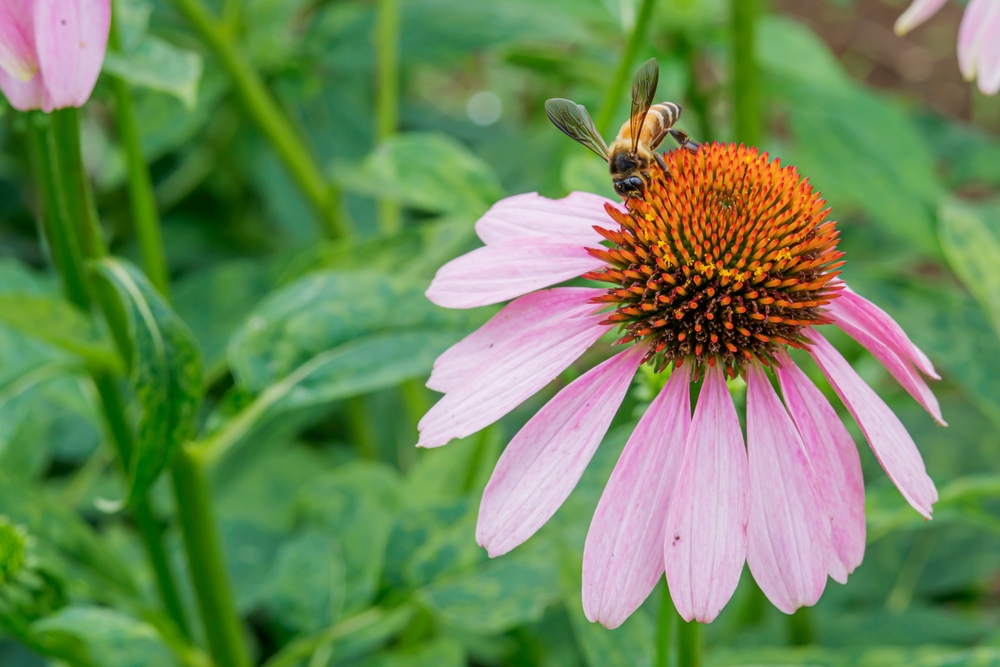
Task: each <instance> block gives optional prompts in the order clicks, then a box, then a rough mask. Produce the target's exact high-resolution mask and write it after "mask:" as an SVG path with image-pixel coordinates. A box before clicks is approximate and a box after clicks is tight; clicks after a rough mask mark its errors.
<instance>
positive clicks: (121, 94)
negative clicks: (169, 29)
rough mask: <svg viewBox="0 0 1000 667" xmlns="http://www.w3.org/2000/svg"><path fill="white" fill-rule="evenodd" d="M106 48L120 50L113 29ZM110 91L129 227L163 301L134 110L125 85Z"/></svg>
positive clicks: (161, 262) (154, 220)
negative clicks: (125, 177)
mask: <svg viewBox="0 0 1000 667" xmlns="http://www.w3.org/2000/svg"><path fill="white" fill-rule="evenodd" d="M109 46H110V47H111V49H112V50H114V51H117V50H119V48H120V45H119V37H118V30H117V25H114V24H113V25H112V26H111V34H110V36H109ZM111 87H112V89H113V91H114V95H115V110H116V114H115V115H116V120H117V122H118V139H119V140H120V141H121V143H122V147H123V148H124V149H125V162H126V164H127V166H128V188H129V204H130V205H131V208H132V225H133V226H134V228H135V235H136V238H137V239H138V241H139V251H140V253H141V254H142V265H143V269H144V270H145V272H146V276H148V277H149V282H151V283H152V284H153V287H155V288H156V289H157V291H158V292H159V293H160V294H162V295H163V296H164V297H167V298H169V294H170V277H169V273H168V271H167V263H166V258H165V255H164V253H163V236H162V234H161V233H160V216H159V213H158V212H157V210H156V195H155V194H154V193H153V181H152V179H151V178H150V176H149V170H148V169H147V168H146V159H145V157H144V156H143V154H142V144H141V142H140V140H139V128H138V125H137V124H136V120H135V108H134V107H133V105H132V94H131V90H129V85H128V83H127V82H126V81H125V80H124V79H121V78H119V77H117V76H112V77H111Z"/></svg>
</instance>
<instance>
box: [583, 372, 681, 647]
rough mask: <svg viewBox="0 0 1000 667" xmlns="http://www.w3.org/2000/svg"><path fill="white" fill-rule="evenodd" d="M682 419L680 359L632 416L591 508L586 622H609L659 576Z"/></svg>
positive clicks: (619, 618) (627, 611)
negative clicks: (642, 409)
mask: <svg viewBox="0 0 1000 667" xmlns="http://www.w3.org/2000/svg"><path fill="white" fill-rule="evenodd" d="M690 426H691V395H690V372H689V368H688V366H687V365H685V366H682V367H680V368H677V369H675V370H674V373H673V375H671V376H670V379H669V380H667V385H666V386H665V387H664V388H663V391H661V392H660V395H659V396H657V397H656V400H654V401H653V403H652V404H651V405H650V406H649V409H647V410H646V414H644V415H643V416H642V419H640V420H639V424H638V426H636V429H635V431H633V432H632V437H630V438H629V440H628V443H627V444H626V445H625V450H624V451H623V452H622V456H621V458H620V459H619V460H618V465H616V466H615V470H614V472H613V473H611V479H609V480H608V485H607V486H606V487H605V488H604V493H603V494H602V495H601V502H600V503H599V504H598V505H597V511H596V512H595V513H594V520H593V521H592V522H591V524H590V531H589V532H588V533H587V544H586V546H585V547H584V550H583V610H584V612H585V613H586V614H587V618H588V619H589V620H590V621H592V622H599V623H601V625H603V626H604V627H606V628H617V627H618V626H619V625H621V624H622V623H624V622H625V619H626V618H628V617H629V616H631V615H632V612H634V611H635V610H636V609H638V608H639V605H641V604H642V603H643V601H644V600H645V599H646V598H647V597H649V594H650V592H652V590H653V588H654V587H655V586H656V582H657V581H659V580H660V577H662V576H663V536H664V529H665V527H666V520H667V510H668V509H669V506H670V495H671V493H672V492H673V488H674V482H675V481H676V480H677V473H678V471H679V470H680V466H681V460H682V459H683V457H684V444H685V442H686V441H687V434H688V429H689V428H690Z"/></svg>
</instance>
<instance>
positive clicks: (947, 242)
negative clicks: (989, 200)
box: [938, 202, 1000, 336]
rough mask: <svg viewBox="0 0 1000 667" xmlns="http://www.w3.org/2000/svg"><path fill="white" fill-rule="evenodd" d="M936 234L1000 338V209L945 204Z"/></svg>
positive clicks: (995, 207) (950, 260)
mask: <svg viewBox="0 0 1000 667" xmlns="http://www.w3.org/2000/svg"><path fill="white" fill-rule="evenodd" d="M940 220H941V224H940V227H939V229H938V233H939V234H940V236H941V247H942V248H943V249H944V253H945V257H946V258H947V259H948V264H950V265H951V268H952V270H953V271H954V272H955V273H956V275H958V277H959V278H961V279H962V282H963V283H965V286H966V287H967V288H968V290H969V292H971V293H972V295H973V296H975V297H976V299H978V300H979V303H980V304H981V305H982V306H983V309H984V310H985V311H986V312H987V314H989V316H990V319H991V320H992V321H993V328H994V329H995V330H996V332H997V335H998V336H1000V207H998V206H995V205H994V206H990V207H984V206H979V207H972V206H968V205H963V204H960V203H958V202H948V203H946V204H945V205H943V206H942V207H941V215H940Z"/></svg>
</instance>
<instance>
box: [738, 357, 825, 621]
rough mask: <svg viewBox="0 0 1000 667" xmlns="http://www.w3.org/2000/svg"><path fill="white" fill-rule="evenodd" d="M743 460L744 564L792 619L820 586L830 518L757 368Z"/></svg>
mask: <svg viewBox="0 0 1000 667" xmlns="http://www.w3.org/2000/svg"><path fill="white" fill-rule="evenodd" d="M747 457H748V459H749V463H750V520H749V521H748V523H747V565H749V567H750V572H751V573H752V574H753V578H754V579H755V580H756V581H757V583H758V584H759V585H760V589H761V590H762V591H763V592H764V595H766V596H767V599H768V600H770V601H771V603H772V604H774V606H775V607H777V608H778V609H780V610H781V611H783V612H785V613H786V614H791V613H793V612H794V611H795V610H796V609H798V608H799V607H808V606H812V605H814V604H816V601H817V600H819V598H820V596H821V595H822V594H823V589H824V588H825V587H826V575H827V571H828V569H829V563H830V553H831V551H832V549H833V547H832V544H831V542H830V516H829V514H828V513H827V511H826V507H824V505H823V497H822V496H821V495H820V491H819V485H818V484H817V483H816V477H815V475H814V474H813V470H812V466H811V465H810V463H809V457H808V456H807V455H806V450H805V447H804V446H803V444H802V438H801V437H800V436H799V432H798V430H797V429H796V428H795V424H794V423H792V419H791V417H789V416H788V413H787V412H785V406H783V405H782V404H781V401H780V400H779V399H778V395H777V394H776V393H775V392H774V388H772V387H771V382H770V380H768V377H767V373H765V372H764V368H763V367H762V366H761V365H760V364H759V363H757V362H753V363H751V364H750V366H749V368H748V369H747Z"/></svg>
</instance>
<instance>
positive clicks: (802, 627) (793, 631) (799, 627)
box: [788, 607, 816, 646]
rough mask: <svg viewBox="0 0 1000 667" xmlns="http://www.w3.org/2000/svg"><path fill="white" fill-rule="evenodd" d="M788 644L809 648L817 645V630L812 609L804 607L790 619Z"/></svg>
mask: <svg viewBox="0 0 1000 667" xmlns="http://www.w3.org/2000/svg"><path fill="white" fill-rule="evenodd" d="M788 643H789V644H791V645H792V646H808V645H809V644H815V643H816V628H815V627H814V623H813V618H812V609H811V608H809V607H802V608H801V609H798V610H796V612H795V613H794V614H792V615H791V616H789V617H788Z"/></svg>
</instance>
